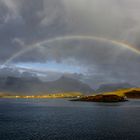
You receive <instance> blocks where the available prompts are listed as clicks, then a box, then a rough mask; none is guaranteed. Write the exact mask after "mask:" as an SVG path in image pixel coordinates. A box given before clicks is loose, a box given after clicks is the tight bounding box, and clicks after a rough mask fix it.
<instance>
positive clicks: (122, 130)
mask: <svg viewBox="0 0 140 140" xmlns="http://www.w3.org/2000/svg"><path fill="white" fill-rule="evenodd" d="M0 140H140V100H138V99H133V100H129V101H128V102H119V103H93V102H74V101H69V99H0Z"/></svg>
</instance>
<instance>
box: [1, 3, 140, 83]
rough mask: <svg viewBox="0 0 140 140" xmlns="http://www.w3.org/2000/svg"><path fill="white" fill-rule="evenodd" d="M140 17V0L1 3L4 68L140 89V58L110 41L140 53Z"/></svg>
mask: <svg viewBox="0 0 140 140" xmlns="http://www.w3.org/2000/svg"><path fill="white" fill-rule="evenodd" d="M139 17H140V1H139V0H133V1H132V0H0V65H1V66H3V64H5V62H7V60H10V61H8V63H6V66H7V67H8V65H13V66H16V67H25V68H27V67H28V68H30V69H34V70H40V71H42V69H43V71H46V73H47V71H49V72H50V71H52V73H54V75H56V73H57V74H60V75H62V74H64V73H66V74H67V73H71V74H72V73H73V74H74V76H75V73H77V74H81V75H82V78H81V79H82V80H83V81H85V82H87V83H90V85H99V84H101V83H112V82H119V83H120V82H128V83H132V84H135V85H140V80H139V79H140V75H139V71H140V54H138V53H135V52H134V51H132V50H131V49H128V48H125V47H122V45H121V44H115V43H112V42H111V40H114V41H117V42H124V43H127V44H129V45H130V46H132V47H134V48H136V49H137V50H140V41H139V40H140V39H139V37H140V18H139ZM66 36H67V37H69V36H83V38H76V37H73V38H72V37H71V39H64V38H63V37H66ZM84 36H85V38H84ZM86 36H94V39H87V38H86ZM57 37H61V40H55V38H57ZM50 39H52V40H53V39H54V41H51V42H47V40H50ZM104 39H105V40H104ZM32 46H36V47H32ZM30 48H31V49H30ZM21 52H22V53H21ZM17 54H18V55H17ZM14 56H16V57H14ZM11 58H13V59H11ZM51 75H53V74H51ZM50 78H51V77H50Z"/></svg>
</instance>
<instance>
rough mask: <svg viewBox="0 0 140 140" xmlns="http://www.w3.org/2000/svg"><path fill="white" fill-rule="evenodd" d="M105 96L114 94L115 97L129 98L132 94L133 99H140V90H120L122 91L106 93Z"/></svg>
mask: <svg viewBox="0 0 140 140" xmlns="http://www.w3.org/2000/svg"><path fill="white" fill-rule="evenodd" d="M103 94H104V95H112V94H114V95H118V96H126V97H128V98H129V96H130V94H131V97H133V96H137V97H138V96H139V97H140V88H130V89H120V90H117V91H113V92H105V93H103Z"/></svg>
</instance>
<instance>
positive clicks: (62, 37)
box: [2, 35, 140, 66]
mask: <svg viewBox="0 0 140 140" xmlns="http://www.w3.org/2000/svg"><path fill="white" fill-rule="evenodd" d="M74 39H77V40H96V41H101V42H105V43H106V42H107V43H112V44H113V45H117V46H120V47H123V48H125V49H128V50H130V51H132V52H134V53H136V54H138V55H140V50H138V49H137V48H135V47H133V46H131V45H129V44H126V43H124V42H119V41H115V40H111V39H106V38H101V37H95V36H80V35H78V36H77V35H74V36H61V37H55V38H51V39H48V40H45V41H42V42H39V43H36V44H33V45H31V46H27V47H26V48H25V49H22V50H21V51H19V52H18V53H16V54H14V55H13V56H11V57H10V58H9V59H8V60H6V61H5V62H4V63H3V65H2V66H6V65H8V64H9V63H10V62H11V61H12V60H14V59H15V58H17V57H19V56H21V55H23V54H24V53H26V52H28V51H30V50H32V49H35V48H38V47H40V46H42V45H43V44H47V43H53V42H56V41H64V40H74Z"/></svg>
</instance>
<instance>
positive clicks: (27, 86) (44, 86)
mask: <svg viewBox="0 0 140 140" xmlns="http://www.w3.org/2000/svg"><path fill="white" fill-rule="evenodd" d="M0 91H1V92H8V93H9V92H10V93H13V94H15V93H20V94H25V95H28V94H45V93H60V92H81V93H85V94H86V93H87V94H88V93H93V92H94V90H93V89H92V88H90V87H89V86H88V85H87V84H85V83H82V82H81V81H79V80H76V79H73V78H69V77H66V76H62V77H61V78H59V79H58V80H56V81H47V82H43V81H41V80H39V79H38V78H36V77H29V78H27V77H11V76H8V77H0Z"/></svg>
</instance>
